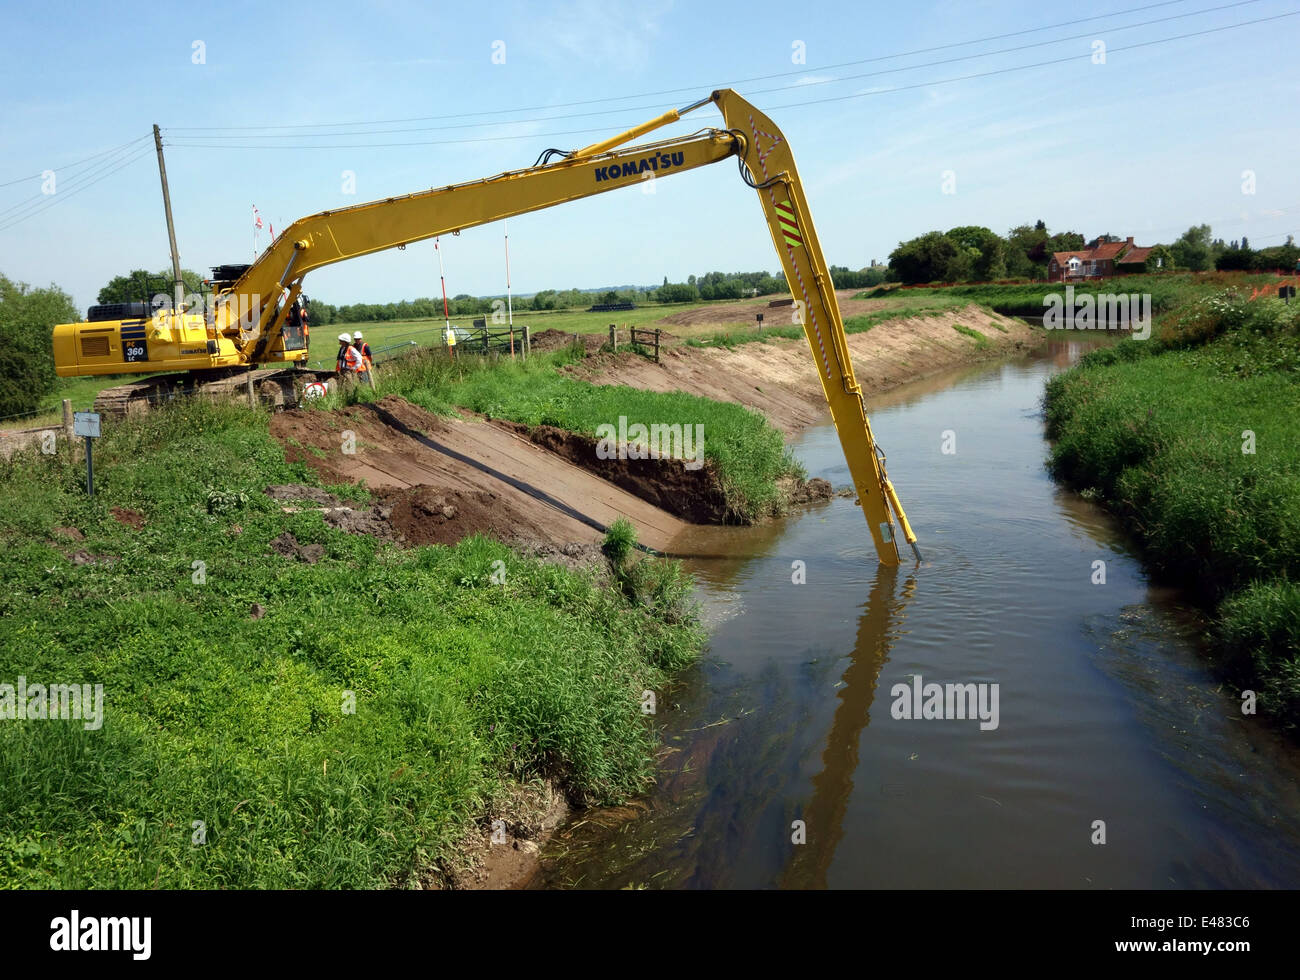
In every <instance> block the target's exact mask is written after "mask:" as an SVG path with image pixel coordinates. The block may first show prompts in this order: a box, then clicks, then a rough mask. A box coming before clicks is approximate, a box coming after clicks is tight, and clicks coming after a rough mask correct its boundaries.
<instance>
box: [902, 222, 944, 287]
mask: <svg viewBox="0 0 1300 980" xmlns="http://www.w3.org/2000/svg"><path fill="white" fill-rule="evenodd" d="M956 256H957V246H956V245H954V244H953V242H952V240H951V239H950V238H948V237H947V236H946V235H944V234H943V233H942V232H938V231H931V232H927V233H926V234H924V235H921V236H919V237H918V238H913V239H912V240H911V241H907V242H899V243H898V248H896V249H894V250H893V251H892V252H890V253H889V268H890V269H891V270H892V271H893V272H895V273H896V274H897V275H898V278H899V279H900V280H901V281H902V282H904V283H908V284H912V283H920V282H934V281H936V280H941V279H943V278H944V276H945V275H946V274H947V272H948V266H949V265H950V264H951V263H952V261H953V259H954V258H955V257H956Z"/></svg>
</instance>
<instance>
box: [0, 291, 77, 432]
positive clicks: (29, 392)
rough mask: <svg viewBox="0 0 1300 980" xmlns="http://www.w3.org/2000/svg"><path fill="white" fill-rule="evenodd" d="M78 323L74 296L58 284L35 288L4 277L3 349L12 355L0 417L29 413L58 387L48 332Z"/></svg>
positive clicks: (0, 307)
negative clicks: (61, 326) (55, 380)
mask: <svg viewBox="0 0 1300 980" xmlns="http://www.w3.org/2000/svg"><path fill="white" fill-rule="evenodd" d="M78 319H80V318H79V317H78V315H77V308H76V307H75V306H73V305H72V297H71V296H69V295H68V294H67V293H65V292H64V291H63V290H61V289H59V287H58V286H55V285H53V284H51V285H50V286H49V287H48V288H46V289H32V288H30V287H29V286H28V285H27V284H26V283H22V282H19V283H16V282H12V281H11V280H9V279H7V278H6V277H5V276H4V275H0V348H3V350H4V351H5V353H6V354H7V355H8V364H7V365H6V367H5V370H4V372H3V373H0V415H17V414H19V413H23V412H31V411H33V410H35V409H36V408H37V407H39V406H40V403H41V399H42V398H44V397H45V395H47V394H49V392H51V391H52V390H53V389H54V379H55V374H54V347H53V345H52V343H51V335H50V331H51V330H52V329H53V327H54V325H55V324H56V323H72V322H75V321H76V320H78Z"/></svg>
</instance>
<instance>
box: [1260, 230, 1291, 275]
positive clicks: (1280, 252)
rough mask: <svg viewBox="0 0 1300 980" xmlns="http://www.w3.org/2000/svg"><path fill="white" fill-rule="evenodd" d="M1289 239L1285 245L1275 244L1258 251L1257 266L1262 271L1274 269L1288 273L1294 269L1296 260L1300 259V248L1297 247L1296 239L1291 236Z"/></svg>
mask: <svg viewBox="0 0 1300 980" xmlns="http://www.w3.org/2000/svg"><path fill="white" fill-rule="evenodd" d="M1288 239H1289V240H1288V241H1287V243H1286V244H1285V245H1273V246H1272V247H1270V248H1261V249H1260V250H1259V251H1258V252H1256V253H1255V268H1256V269H1258V270H1260V271H1261V272H1272V271H1273V270H1274V269H1281V270H1282V271H1283V272H1288V273H1289V272H1292V271H1294V270H1295V268H1296V262H1298V261H1300V248H1297V247H1296V244H1295V242H1294V240H1290V236H1288Z"/></svg>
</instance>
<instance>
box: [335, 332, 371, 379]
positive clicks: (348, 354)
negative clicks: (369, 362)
mask: <svg viewBox="0 0 1300 980" xmlns="http://www.w3.org/2000/svg"><path fill="white" fill-rule="evenodd" d="M334 370H335V371H336V372H337V373H338V374H340V375H341V376H342V377H343V378H345V379H347V378H361V377H362V376H363V374H362V373H363V371H364V370H365V363H364V362H363V361H362V360H361V352H360V351H358V350H357V349H356V348H355V347H353V346H352V335H351V334H348V333H341V334H339V356H338V360H336V361H335V362H334Z"/></svg>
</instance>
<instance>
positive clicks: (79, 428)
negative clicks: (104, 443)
mask: <svg viewBox="0 0 1300 980" xmlns="http://www.w3.org/2000/svg"><path fill="white" fill-rule="evenodd" d="M72 432H73V435H78V436H85V437H86V438H87V439H98V438H99V413H98V412H73V413H72Z"/></svg>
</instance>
